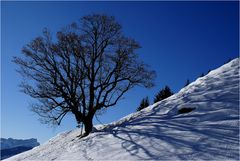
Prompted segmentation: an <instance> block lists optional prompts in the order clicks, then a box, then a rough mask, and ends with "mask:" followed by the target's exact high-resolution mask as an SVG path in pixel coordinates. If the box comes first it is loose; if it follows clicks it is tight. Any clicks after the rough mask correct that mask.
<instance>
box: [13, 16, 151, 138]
mask: <svg viewBox="0 0 240 161" xmlns="http://www.w3.org/2000/svg"><path fill="white" fill-rule="evenodd" d="M139 48H140V46H139V44H138V43H137V42H136V41H135V40H134V39H131V38H128V37H125V36H123V34H122V32H121V26H120V24H119V23H117V22H116V20H115V19H114V17H112V16H106V15H98V14H94V15H88V16H85V17H83V18H81V19H80V20H79V21H78V22H76V23H73V24H71V25H69V26H67V27H65V28H64V29H63V30H61V31H60V32H57V34H56V37H55V38H52V36H51V34H50V32H49V31H48V30H46V29H45V30H44V31H43V36H40V37H37V38H35V39H34V40H32V41H31V42H30V43H29V44H27V45H26V46H25V47H23V49H22V54H23V56H22V57H14V60H13V62H15V63H16V64H17V65H18V66H19V69H18V72H20V73H21V75H22V76H23V77H24V78H25V79H24V80H25V81H23V82H22V83H21V85H20V87H21V89H22V91H23V92H24V93H26V94H27V95H30V96H31V97H33V98H36V99H38V102H37V103H36V104H33V105H31V108H32V110H33V111H34V112H36V113H37V114H38V115H39V116H40V118H41V120H42V122H43V123H51V124H60V123H61V121H62V119H63V118H64V116H65V115H66V114H67V113H72V114H73V115H74V116H75V118H76V121H77V123H83V124H84V127H85V136H86V135H88V134H89V133H90V132H91V130H92V127H93V124H92V119H93V116H94V115H95V114H96V112H97V111H99V110H101V109H106V108H108V107H111V106H114V105H116V103H117V102H118V100H119V99H120V98H121V97H122V96H123V95H124V94H125V93H126V92H127V91H128V90H129V89H131V88H133V87H134V86H137V85H143V86H144V87H147V88H150V87H152V86H153V79H154V77H155V72H154V71H152V70H149V69H148V66H147V65H145V64H144V63H143V62H142V61H140V60H139V59H138V57H137V54H136V53H135V51H136V49H139Z"/></svg>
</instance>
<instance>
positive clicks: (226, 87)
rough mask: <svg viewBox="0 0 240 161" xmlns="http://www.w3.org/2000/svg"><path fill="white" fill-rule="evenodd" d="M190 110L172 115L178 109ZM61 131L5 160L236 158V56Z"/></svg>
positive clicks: (237, 66)
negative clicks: (125, 108)
mask: <svg viewBox="0 0 240 161" xmlns="http://www.w3.org/2000/svg"><path fill="white" fill-rule="evenodd" d="M184 107H185V108H196V109H195V110H193V111H192V112H190V113H185V114H178V110H179V109H181V108H184ZM95 128H96V130H94V132H93V133H91V134H90V135H89V136H87V137H85V138H83V139H79V138H76V136H77V135H79V133H80V129H76V130H72V131H69V132H64V133H61V134H59V135H57V136H56V137H54V138H52V139H50V140H49V141H48V142H46V143H45V144H43V145H40V146H38V147H35V148H34V149H32V150H30V151H28V152H24V153H22V154H19V155H16V156H14V157H12V158H9V159H7V160H8V161H9V160H11V161H22V160H68V161H69V160H195V159H198V160H239V58H237V59H234V60H233V61H231V62H230V63H228V64H225V65H223V66H222V67H220V68H218V69H216V70H213V71H211V72H210V73H209V74H208V75H206V76H204V77H202V78H198V79H197V80H196V81H195V82H193V83H191V84H190V85H189V86H187V87H185V88H183V89H182V90H181V91H180V92H179V93H177V94H175V95H173V96H171V97H169V98H167V99H165V100H163V101H160V102H158V103H155V104H153V105H151V106H149V107H148V108H145V109H143V110H141V111H139V112H136V113H133V114H130V115H128V116H126V117H124V118H122V119H121V120H119V121H117V122H113V123H111V124H108V125H105V126H96V127H95Z"/></svg>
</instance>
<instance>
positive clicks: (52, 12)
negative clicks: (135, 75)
mask: <svg viewBox="0 0 240 161" xmlns="http://www.w3.org/2000/svg"><path fill="white" fill-rule="evenodd" d="M238 3H239V2H233V1H232V2H186V1H185V2H126V1H125V2H3V1H1V137H5V138H8V137H13V138H37V139H38V140H39V141H40V142H41V143H43V142H45V141H46V140H48V139H49V138H51V137H53V136H54V135H56V134H57V133H59V132H61V131H66V130H71V129H73V128H75V127H76V123H75V120H74V119H73V118H72V117H71V115H69V116H67V117H66V119H65V120H64V121H63V124H62V125H61V126H60V127H57V128H51V127H48V126H47V125H44V124H40V122H39V121H38V120H37V118H38V117H37V116H36V115H34V114H33V113H32V112H30V110H29V106H28V104H29V103H30V102H34V100H33V99H31V98H30V97H28V96H26V95H24V94H23V93H20V92H19V88H18V84H19V83H20V81H21V77H20V75H19V74H18V73H16V72H15V69H16V68H17V67H16V65H15V64H13V63H12V62H11V60H12V58H13V56H20V53H21V48H22V47H23V46H24V45H25V44H27V43H29V42H30V41H31V40H32V39H33V38H35V37H36V36H39V35H40V34H41V32H42V29H43V28H44V27H47V28H49V29H50V30H51V32H53V33H56V32H57V31H58V30H60V29H61V28H62V27H64V26H66V25H68V24H70V23H72V22H74V21H76V20H78V19H79V18H81V17H82V16H84V15H87V14H92V13H105V14H109V15H113V16H115V17H116V19H117V21H118V22H119V23H120V24H121V25H122V27H123V31H124V34H125V35H126V36H129V37H132V38H134V39H135V40H137V41H138V42H139V43H140V44H141V46H142V48H141V49H140V50H138V53H139V55H140V58H141V59H143V60H144V62H145V63H146V64H149V65H151V68H152V69H154V70H156V72H157V79H156V86H155V87H154V88H152V89H144V88H135V89H133V90H132V91H130V92H129V93H127V94H126V95H125V99H123V100H121V101H120V102H119V103H118V105H116V106H115V107H113V108H111V109H109V111H107V112H106V113H105V114H103V115H102V116H99V119H100V120H101V121H102V122H103V123H108V122H112V121H115V120H118V119H120V118H121V117H123V116H125V115H127V114H129V113H132V112H134V111H135V110H136V108H137V106H138V105H139V102H140V100H141V99H142V98H143V97H145V96H149V98H150V100H151V101H152V100H153V97H154V95H155V94H156V93H157V92H158V90H159V89H161V88H162V87H163V86H165V85H169V86H170V88H172V90H173V91H174V92H177V91H179V90H180V89H181V88H182V87H183V86H184V84H185V82H186V80H187V79H190V80H191V81H194V80H195V79H196V78H197V77H198V76H200V75H201V73H206V72H207V71H208V70H209V69H215V68H217V67H219V66H221V65H222V64H223V63H225V62H226V61H227V60H228V59H229V58H236V57H238V56H239V30H238V29H239V16H238V14H239V6H238V5H239V4H238ZM97 123H98V122H96V121H95V124H97Z"/></svg>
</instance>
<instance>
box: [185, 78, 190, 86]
mask: <svg viewBox="0 0 240 161" xmlns="http://www.w3.org/2000/svg"><path fill="white" fill-rule="evenodd" d="M189 84H190V80H189V79H187V81H186V83H185V86H184V87H187V86H188V85H189Z"/></svg>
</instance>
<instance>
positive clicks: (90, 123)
mask: <svg viewBox="0 0 240 161" xmlns="http://www.w3.org/2000/svg"><path fill="white" fill-rule="evenodd" d="M92 120H93V116H88V117H86V119H85V120H84V121H83V124H84V127H85V133H84V136H87V135H89V133H90V132H91V131H92V128H93V121H92Z"/></svg>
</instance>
